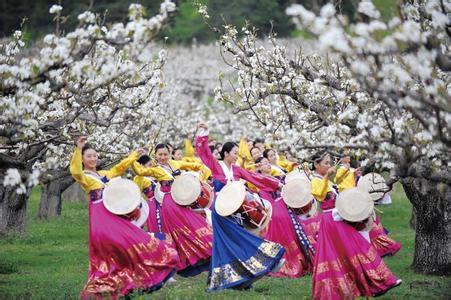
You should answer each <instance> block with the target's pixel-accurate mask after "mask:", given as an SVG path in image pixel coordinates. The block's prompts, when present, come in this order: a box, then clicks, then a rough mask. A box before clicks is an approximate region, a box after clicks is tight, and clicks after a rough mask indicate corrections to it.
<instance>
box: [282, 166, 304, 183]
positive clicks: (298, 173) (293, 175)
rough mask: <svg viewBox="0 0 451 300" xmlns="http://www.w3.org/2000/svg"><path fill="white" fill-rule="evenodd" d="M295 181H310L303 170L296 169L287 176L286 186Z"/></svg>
mask: <svg viewBox="0 0 451 300" xmlns="http://www.w3.org/2000/svg"><path fill="white" fill-rule="evenodd" d="M293 179H304V180H308V181H309V178H308V176H307V174H305V172H304V171H303V170H299V169H294V170H293V171H291V172H290V173H288V174H287V175H285V184H287V183H288V182H290V181H291V180H293Z"/></svg>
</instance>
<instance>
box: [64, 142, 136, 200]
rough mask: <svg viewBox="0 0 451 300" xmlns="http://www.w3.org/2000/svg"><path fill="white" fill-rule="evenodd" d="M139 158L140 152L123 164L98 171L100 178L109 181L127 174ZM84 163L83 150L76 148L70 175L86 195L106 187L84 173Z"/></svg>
mask: <svg viewBox="0 0 451 300" xmlns="http://www.w3.org/2000/svg"><path fill="white" fill-rule="evenodd" d="M138 157H139V154H138V152H136V151H134V152H132V153H131V154H130V155H129V156H128V157H127V158H125V159H123V160H122V161H121V162H119V163H118V164H117V165H115V166H114V167H112V168H111V169H109V170H100V171H97V173H98V174H99V175H100V176H106V177H107V178H108V179H112V178H114V177H119V176H122V175H123V174H124V173H125V171H127V169H128V168H129V167H130V165H131V164H132V163H133V162H135V161H136V160H137V159H138ZM82 162H83V159H82V155H81V150H80V149H78V148H75V151H74V154H73V156H72V159H71V161H70V173H71V174H72V177H74V179H75V180H76V181H77V182H78V183H79V184H80V185H81V187H82V189H83V190H84V191H85V192H86V193H89V192H91V191H93V190H98V189H102V188H103V187H104V185H103V184H102V183H101V182H99V180H96V179H94V178H92V177H91V176H89V175H86V174H85V172H84V171H83V164H82Z"/></svg>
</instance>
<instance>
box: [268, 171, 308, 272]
mask: <svg viewBox="0 0 451 300" xmlns="http://www.w3.org/2000/svg"><path fill="white" fill-rule="evenodd" d="M313 203H314V204H315V205H313ZM275 211H276V213H274V212H275ZM300 215H302V217H303V219H301V218H300V217H299V216H300ZM315 217H316V202H315V200H314V198H313V196H312V194H311V192H310V184H309V182H307V181H305V180H303V179H294V180H292V181H290V182H288V183H287V184H286V185H285V186H284V187H283V188H282V198H279V199H277V200H276V201H274V204H273V217H272V219H271V222H270V224H269V228H268V232H267V234H266V236H265V238H266V239H268V240H271V241H274V242H277V243H279V244H281V245H282V246H283V247H284V248H285V249H286V252H285V256H284V258H285V259H286V262H285V265H284V266H283V267H282V268H281V269H280V271H279V272H277V273H276V274H273V276H275V277H289V278H299V277H302V276H304V275H305V274H308V273H311V272H312V270H313V260H314V257H315V248H314V245H315V243H314V242H315V234H316V233H315V232H312V231H311V228H308V229H307V228H306V225H305V224H304V222H306V221H307V220H308V219H310V218H315Z"/></svg>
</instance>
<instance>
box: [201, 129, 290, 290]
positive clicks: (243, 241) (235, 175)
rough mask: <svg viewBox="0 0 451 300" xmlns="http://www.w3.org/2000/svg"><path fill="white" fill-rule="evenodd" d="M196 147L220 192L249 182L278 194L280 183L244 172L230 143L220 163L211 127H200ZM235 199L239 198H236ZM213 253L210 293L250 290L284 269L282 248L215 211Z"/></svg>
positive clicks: (222, 152) (226, 144)
mask: <svg viewBox="0 0 451 300" xmlns="http://www.w3.org/2000/svg"><path fill="white" fill-rule="evenodd" d="M198 126H199V128H201V130H200V133H199V136H198V137H197V139H196V142H195V147H196V150H197V153H198V155H199V157H200V158H201V159H202V161H203V163H204V164H205V165H206V166H208V167H209V168H210V170H211V171H212V178H213V185H214V187H215V191H216V192H220V191H221V189H222V188H223V187H224V186H225V185H226V184H227V183H231V182H235V181H239V180H241V179H242V180H245V181H248V182H250V183H252V184H254V185H255V186H256V187H257V188H259V189H261V190H266V191H274V190H276V189H277V188H278V187H279V186H280V183H279V182H278V181H277V180H275V179H273V178H270V177H267V176H263V175H260V174H257V173H254V172H251V171H247V170H244V169H242V168H240V167H238V166H237V165H235V163H236V160H237V158H238V146H237V145H236V144H235V143H232V142H227V143H225V144H224V145H223V146H222V149H221V158H222V160H221V161H219V162H218V161H217V160H216V159H215V158H214V157H213V155H212V153H211V151H210V148H209V147H208V127H207V125H206V124H205V123H200V124H199V125H198ZM234 196H235V195H234ZM212 225H213V253H212V261H211V267H210V273H209V278H208V289H207V290H208V291H215V290H220V289H226V288H239V289H241V288H249V287H250V285H251V284H252V282H254V281H255V280H257V279H259V278H260V277H262V276H264V275H266V274H268V273H269V272H271V270H273V269H274V268H275V270H274V271H275V272H277V271H278V269H279V268H280V267H281V266H282V264H283V260H281V259H282V256H283V254H284V252H285V251H284V249H283V247H282V246H281V245H279V244H277V243H273V242H270V241H266V240H263V239H261V238H259V237H257V236H254V235H252V234H251V233H249V232H248V231H247V230H246V229H244V228H243V227H242V226H241V225H240V223H239V221H238V220H237V219H235V218H233V217H225V216H221V215H219V213H218V212H217V211H216V207H214V208H213V211H212Z"/></svg>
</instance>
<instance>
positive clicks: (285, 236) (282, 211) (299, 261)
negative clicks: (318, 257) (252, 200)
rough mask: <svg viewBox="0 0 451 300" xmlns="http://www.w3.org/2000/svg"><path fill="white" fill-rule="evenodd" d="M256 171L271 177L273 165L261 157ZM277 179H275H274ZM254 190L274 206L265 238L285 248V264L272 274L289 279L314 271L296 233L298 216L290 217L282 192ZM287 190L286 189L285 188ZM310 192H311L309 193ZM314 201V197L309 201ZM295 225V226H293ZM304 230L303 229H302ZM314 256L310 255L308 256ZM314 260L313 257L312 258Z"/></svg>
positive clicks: (257, 160)
mask: <svg viewBox="0 0 451 300" xmlns="http://www.w3.org/2000/svg"><path fill="white" fill-rule="evenodd" d="M255 171H256V172H257V173H260V174H262V175H265V176H270V177H271V172H272V169H271V164H270V163H269V160H268V159H267V158H265V157H259V158H257V159H256V160H255ZM272 178H274V179H276V178H275V177H272ZM251 188H252V189H253V190H257V191H258V194H259V196H260V197H261V198H263V199H265V200H268V201H270V202H271V204H272V217H271V221H270V223H269V225H268V227H267V228H266V230H264V231H263V232H262V236H263V238H265V239H266V240H269V241H272V242H276V243H279V244H280V245H282V246H283V247H284V248H285V254H284V255H283V258H284V259H285V264H284V265H283V266H282V268H281V269H280V270H279V271H278V272H277V273H270V276H273V277H287V278H299V277H302V276H304V275H305V274H306V273H310V272H311V271H312V262H311V261H310V260H309V259H308V258H307V257H306V255H305V254H304V253H303V250H302V248H301V240H300V239H302V237H299V236H298V235H297V233H296V229H295V226H296V225H297V226H298V227H299V226H302V225H299V224H300V222H301V221H300V220H299V219H297V215H296V214H295V213H294V214H293V216H294V217H295V218H294V219H292V218H291V217H290V212H289V208H288V207H287V205H286V204H285V202H284V199H282V198H281V195H280V192H279V191H278V190H276V191H272V192H270V191H267V190H258V189H257V188H256V187H255V186H252V185H251ZM284 188H285V187H284ZM308 192H310V191H308ZM298 195H299V194H298ZM311 200H313V196H311V198H310V199H309V200H308V201H311ZM293 223H294V224H293ZM301 229H302V228H301ZM307 251H308V250H307ZM310 254H313V253H311V252H310V253H309V254H308V255H310ZM311 258H313V255H312V256H311Z"/></svg>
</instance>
